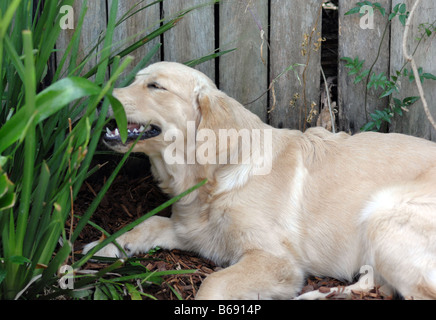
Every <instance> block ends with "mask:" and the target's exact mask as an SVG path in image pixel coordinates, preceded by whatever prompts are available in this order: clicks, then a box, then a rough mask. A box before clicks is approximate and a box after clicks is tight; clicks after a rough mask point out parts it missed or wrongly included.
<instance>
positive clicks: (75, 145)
mask: <svg viewBox="0 0 436 320" xmlns="http://www.w3.org/2000/svg"><path fill="white" fill-rule="evenodd" d="M161 1H162V0H161ZM161 1H155V2H153V3H152V4H156V3H158V2H161ZM73 2H74V0H58V1H54V0H53V1H52V0H50V1H44V0H2V1H1V2H0V66H1V69H0V70H1V71H0V97H1V104H0V108H1V109H0V125H1V127H0V236H1V240H0V299H14V298H27V299H32V298H38V297H41V296H43V293H42V292H43V290H44V289H45V288H46V287H47V286H49V285H53V284H54V283H56V281H57V277H56V275H55V274H56V273H57V272H58V270H59V268H60V267H61V266H62V265H63V264H64V263H66V261H67V260H68V258H69V257H70V255H71V253H72V250H73V244H74V240H75V239H77V237H78V235H79V233H80V231H81V230H82V229H83V227H84V225H85V224H86V223H88V221H89V218H90V217H91V216H92V213H93V212H94V210H95V208H96V207H97V205H98V203H99V201H100V200H101V199H102V198H103V195H104V192H106V191H107V189H108V187H109V185H110V183H111V181H113V179H114V177H115V175H116V174H117V172H118V171H119V169H120V168H121V166H122V165H123V163H124V161H125V159H126V158H127V156H128V154H126V155H125V156H124V157H123V160H122V161H121V162H120V164H119V166H118V167H117V168H116V170H115V171H114V173H113V174H112V176H111V177H110V179H108V183H107V184H106V186H105V187H104V188H103V190H102V191H101V192H100V194H99V195H98V197H97V198H96V199H95V201H94V203H92V204H91V206H90V208H89V210H88V211H87V212H86V213H85V215H84V216H83V217H82V218H81V220H80V221H79V223H78V224H77V226H76V229H75V230H70V232H67V230H66V228H65V224H66V221H67V220H68V219H72V217H73V216H74V206H73V203H74V200H75V198H76V196H77V194H78V192H79V189H80V186H81V185H82V183H83V182H84V180H85V179H86V177H88V176H89V175H90V174H92V173H94V172H95V171H96V170H97V169H98V168H97V167H96V168H91V160H92V158H93V156H94V154H95V152H96V148H97V144H98V141H99V139H100V133H101V131H102V130H103V128H104V126H105V125H106V124H107V120H106V115H107V112H108V109H109V105H111V106H112V109H113V110H114V115H115V118H116V121H117V124H118V127H119V128H120V133H121V137H122V139H126V138H127V119H126V116H125V113H124V111H123V108H122V106H121V104H120V103H119V101H118V100H116V99H115V98H114V97H113V96H112V95H111V91H112V89H113V86H114V83H115V81H116V79H117V77H118V76H119V75H120V74H121V72H122V71H123V70H125V68H126V67H127V65H128V64H129V63H130V62H131V58H129V57H128V56H127V55H128V54H129V53H130V52H132V51H133V50H135V49H137V48H139V47H140V46H141V45H144V44H145V43H147V41H146V39H148V40H151V39H153V38H155V37H157V36H158V35H160V34H162V33H163V32H165V31H167V30H169V29H171V28H172V27H174V26H175V24H176V22H177V21H178V20H180V19H181V18H182V17H183V16H184V15H185V14H187V13H188V12H190V11H192V10H193V9H195V8H192V9H188V10H185V11H183V12H180V13H179V14H178V15H177V16H175V17H174V18H173V19H170V20H169V21H167V22H165V23H161V26H160V28H157V29H156V30H154V31H152V32H151V33H149V34H148V36H146V37H144V38H142V39H140V40H138V41H137V42H136V43H134V44H133V45H131V46H129V47H127V48H124V49H123V50H122V51H119V52H117V51H115V50H114V49H113V48H114V43H113V38H112V35H113V33H114V29H115V28H116V26H117V25H119V24H120V23H121V22H122V21H123V20H125V19H127V18H128V17H129V16H130V15H132V14H135V13H137V12H139V11H141V10H144V9H146V8H147V7H148V6H143V7H141V8H140V7H139V6H138V4H140V3H143V1H139V2H138V4H137V5H134V6H133V7H132V10H131V11H129V12H128V15H125V16H124V17H122V18H121V19H120V20H117V19H116V14H117V7H118V0H113V1H112V4H111V7H110V10H109V11H110V12H109V19H108V25H107V29H106V32H105V34H103V35H102V36H101V37H100V43H103V49H102V50H101V52H97V46H95V47H94V48H92V49H91V50H90V51H89V52H88V53H87V55H86V56H85V58H84V60H83V61H81V62H79V63H77V60H76V59H77V56H78V41H79V39H80V36H81V29H82V25H83V21H84V19H85V16H86V8H87V6H86V4H87V0H84V1H83V6H82V7H83V9H82V11H81V12H80V17H79V20H78V25H77V27H76V28H75V32H74V35H73V38H72V41H71V43H70V45H69V46H68V48H67V50H66V52H65V54H64V56H63V57H62V58H61V59H60V63H59V66H58V69H57V70H56V72H55V74H54V76H53V77H52V79H49V82H51V85H49V86H47V87H45V86H43V85H42V84H43V82H44V80H47V78H46V76H47V75H46V73H47V66H48V63H49V59H50V57H51V55H52V54H53V52H54V49H55V44H56V41H57V39H58V37H59V35H60V32H61V28H60V24H59V22H60V18H61V16H60V8H61V7H62V6H64V5H72V4H73ZM215 2H216V1H213V3H215ZM160 22H161V21H160ZM159 46H160V44H158V45H156V46H155V47H154V48H153V49H152V50H151V51H150V53H149V54H148V55H147V56H145V57H144V58H143V60H142V61H141V62H140V63H139V65H138V66H137V67H136V68H135V69H134V70H132V72H131V73H130V74H129V75H128V76H127V78H126V80H125V84H127V83H128V82H129V81H131V80H132V79H133V77H134V75H135V73H136V72H137V71H138V69H140V68H142V67H144V66H145V65H146V64H147V63H148V62H149V61H150V59H151V58H152V56H153V55H154V54H155V53H156V52H157V51H158V50H159ZM220 54H223V53H215V54H212V55H210V56H208V59H212V58H214V57H216V56H219V55H220ZM93 56H99V61H98V63H97V66H96V67H95V68H92V69H91V70H90V71H89V72H88V73H87V74H86V75H85V76H83V77H79V76H78V75H79V74H80V73H81V72H82V69H83V66H84V65H85V64H86V63H87V62H88V61H89V59H90V58H91V57H93ZM123 58H124V60H122V59H123ZM201 60H202V59H201ZM202 61H203V60H202ZM64 66H65V67H66V70H67V71H66V75H65V76H66V77H65V78H61V76H62V75H61V69H63V68H64ZM109 66H111V68H112V75H111V77H110V79H109V80H107V81H106V80H105V76H106V71H107V69H108V67H109ZM91 76H95V79H94V80H93V81H90V80H88V78H90V77H91ZM45 82H47V81H45ZM102 100H103V101H104V102H103V105H102V107H101V109H100V110H99V112H97V106H98V105H99V103H100V101H102ZM203 184H204V182H203ZM199 186H201V184H199V185H198V186H196V187H195V188H197V187H199ZM192 190H193V189H192ZM192 190H188V191H187V192H191V191H192ZM183 195H184V194H182V195H181V196H183ZM177 199H178V198H175V199H172V200H173V201H176V200H177ZM170 203H171V202H169V203H168V204H167V205H169V204H170ZM150 214H154V213H150ZM132 227H133V226H132ZM126 230H127V229H126ZM126 230H124V232H125V231H126ZM116 235H119V234H118V233H117V234H116ZM116 235H114V236H113V237H109V240H108V241H113V240H114V238H115V236H116ZM106 242H107V241H106ZM101 245H104V243H102V244H101ZM87 259H89V255H88V256H86V257H84V258H82V259H81V260H79V261H78V262H76V263H75V267H77V268H78V267H80V266H81V265H83V264H84V263H85V262H86V260H87ZM118 264H119V262H116V263H114V264H113V266H112V267H109V268H107V270H112V269H113V268H114V267H116V266H117V265H118ZM103 274H104V272H103V273H102V275H103ZM102 275H101V276H102ZM93 279H94V280H95V278H93ZM82 282H83V283H87V281H82ZM59 294H60V293H59Z"/></svg>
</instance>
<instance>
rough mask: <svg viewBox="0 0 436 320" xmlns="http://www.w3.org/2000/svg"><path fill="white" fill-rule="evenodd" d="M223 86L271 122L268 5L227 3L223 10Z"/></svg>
mask: <svg viewBox="0 0 436 320" xmlns="http://www.w3.org/2000/svg"><path fill="white" fill-rule="evenodd" d="M219 17H220V32H219V34H220V49H221V50H226V49H234V48H236V51H234V52H231V53H229V54H227V55H224V56H222V57H221V58H220V65H219V85H220V88H221V89H222V90H223V91H225V92H227V94H229V95H230V96H231V97H233V98H235V99H236V100H238V101H240V102H241V103H243V104H246V107H247V108H248V109H250V110H251V111H252V112H254V113H256V114H257V115H258V116H259V117H260V118H261V119H262V120H263V121H267V106H268V95H267V94H265V93H266V92H267V89H268V44H267V40H268V39H267V37H268V2H267V1H264V0H255V1H240V0H225V1H224V2H222V4H221V7H220V15H219ZM248 103H249V104H248Z"/></svg>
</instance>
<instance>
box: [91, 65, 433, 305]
mask: <svg viewBox="0 0 436 320" xmlns="http://www.w3.org/2000/svg"><path fill="white" fill-rule="evenodd" d="M152 82H156V83H158V84H159V86H160V87H161V88H160V89H155V88H149V87H148V84H150V83H152ZM247 85H248V84H247ZM114 94H115V95H116V97H117V98H118V99H119V100H120V101H121V102H122V103H123V105H124V108H125V110H126V113H127V117H128V119H129V121H131V122H135V123H142V124H147V123H149V122H151V124H155V125H158V126H159V127H160V128H162V131H163V132H162V134H161V135H160V136H158V137H155V138H152V139H149V140H144V141H140V142H138V144H137V145H136V147H135V149H134V151H135V152H143V153H145V154H147V155H148V156H149V157H150V160H151V163H152V171H153V174H154V176H155V178H156V179H157V180H158V181H159V183H160V187H161V188H162V190H163V191H164V192H166V193H168V194H169V195H170V196H174V195H178V194H180V193H181V192H183V191H185V190H187V189H188V188H190V187H192V186H194V185H195V184H197V183H199V182H200V181H202V180H203V179H208V183H207V184H206V185H205V186H203V187H202V188H200V189H199V190H197V191H195V192H194V193H192V194H190V195H189V196H187V197H186V198H184V199H182V200H181V201H180V202H178V203H176V204H174V205H173V208H172V217H171V218H163V217H152V218H150V219H149V220H147V221H145V222H144V223H142V224H141V225H139V226H138V227H136V228H135V229H134V230H132V231H131V232H128V233H126V234H124V235H123V236H121V237H120V238H118V239H117V241H118V243H119V244H121V245H122V246H124V248H126V250H127V252H128V253H129V254H131V255H133V254H137V253H140V252H147V251H148V250H150V249H152V248H153V247H155V246H159V247H161V248H166V249H181V250H189V251H193V252H196V253H198V254H199V255H201V256H204V257H207V258H209V259H212V260H213V261H215V262H216V263H217V264H219V265H222V266H227V268H225V269H223V270H222V271H219V272H216V273H214V274H212V275H210V276H209V277H208V278H207V279H206V280H205V281H204V283H203V284H202V286H201V288H200V290H199V292H198V295H197V298H198V299H258V298H260V299H289V298H293V297H296V296H297V295H298V293H299V292H300V290H301V288H302V285H303V283H304V280H305V277H306V276H307V275H309V274H312V275H319V276H330V277H334V278H338V279H345V280H352V279H353V277H354V276H355V275H356V274H358V272H359V269H360V267H361V266H363V265H369V266H371V267H373V268H374V271H375V274H376V280H377V281H378V284H382V283H384V284H387V285H389V286H391V287H392V288H394V289H396V290H397V291H398V292H399V293H400V294H401V295H403V296H404V297H406V298H414V299H436V144H434V143H432V142H429V141H426V140H424V139H419V138H414V137H410V136H406V135H400V134H380V133H360V134H357V135H354V136H350V135H347V134H345V133H339V134H332V133H330V132H328V131H326V130H324V129H321V128H312V129H309V130H307V131H306V132H305V133H302V132H300V131H293V130H286V129H273V128H271V127H269V126H268V125H266V124H264V123H263V122H262V121H261V120H260V119H259V118H258V117H257V116H255V115H253V114H252V113H251V112H249V111H248V110H246V109H245V108H244V107H243V106H242V105H240V104H239V103H238V102H237V101H235V100H233V99H231V98H230V97H228V96H227V95H226V94H224V93H223V92H221V91H219V90H217V88H216V87H215V85H214V84H213V83H212V81H211V80H210V79H208V78H207V77H206V76H205V75H203V74H202V73H200V72H198V71H196V70H194V69H191V68H188V67H186V66H183V65H180V64H177V63H169V62H162V63H157V64H154V65H151V66H149V67H148V68H146V69H144V70H142V71H140V72H139V74H138V76H137V78H136V80H135V82H134V83H133V84H132V85H131V86H129V87H127V88H123V89H117V90H116V91H115V93H114ZM188 121H194V122H195V125H196V126H197V129H198V130H199V129H202V128H207V129H211V130H214V131H216V132H218V130H219V129H231V128H234V129H236V130H240V129H242V128H246V129H249V130H252V129H261V130H262V129H263V130H266V129H272V132H273V133H272V154H271V157H270V158H268V159H267V160H266V161H271V165H272V166H271V168H272V170H271V172H270V173H269V174H268V175H255V174H253V171H252V167H250V165H231V164H215V165H214V164H206V165H199V164H185V165H183V164H174V165H168V164H167V163H166V162H165V160H164V157H163V152H164V150H165V148H167V147H168V146H169V145H170V143H171V142H170V141H165V140H164V133H165V132H167V131H168V130H170V129H179V130H181V131H182V132H184V133H185V132H186V130H187V122H188ZM200 145H201V144H200ZM128 147H129V145H127V146H125V145H122V144H119V145H117V146H112V148H114V149H115V150H117V151H119V152H125V151H126V150H127V149H128ZM198 147H199V145H197V148H198ZM233 147H235V146H230V148H233ZM264 147H265V146H264V145H261V146H260V148H261V149H262V148H264ZM221 152H223V150H221V149H219V150H218V151H217V157H218V155H219V153H221ZM95 244H96V243H92V244H90V245H88V246H87V247H86V248H85V251H88V250H89V249H90V248H91V247H93V246H95ZM98 255H104V256H120V255H121V253H120V252H119V251H118V249H117V248H116V247H115V246H114V245H108V246H106V247H105V248H103V249H102V250H101V251H100V252H98ZM356 288H357V287H356V285H355V286H354V287H352V289H354V290H356ZM357 289H358V288H357ZM324 296H325V294H321V293H318V292H315V293H314V292H312V293H310V294H308V295H306V296H304V295H303V296H301V297H300V298H323V297H324Z"/></svg>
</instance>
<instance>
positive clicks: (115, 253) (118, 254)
mask: <svg viewBox="0 0 436 320" xmlns="http://www.w3.org/2000/svg"><path fill="white" fill-rule="evenodd" d="M99 243H100V241H94V242H91V243H88V244H87V245H85V246H84V247H83V250H82V253H83V254H87V253H88V252H89V251H90V250H91V249H93V248H94V247H96V246H97V245H98V244H99ZM127 254H128V252H127ZM94 256H97V257H108V258H125V257H126V255H125V254H124V253H123V252H122V251H120V249H118V248H117V246H116V245H114V244H113V243H109V244H108V245H107V246H105V247H103V248H102V249H100V250H99V251H97V252H96V253H94Z"/></svg>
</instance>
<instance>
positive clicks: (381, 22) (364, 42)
mask: <svg viewBox="0 0 436 320" xmlns="http://www.w3.org/2000/svg"><path fill="white" fill-rule="evenodd" d="M356 2H357V1H356ZM356 2H355V1H350V0H340V1H339V50H338V51H339V58H342V57H351V58H353V59H354V58H355V57H359V60H365V64H364V66H363V69H362V71H363V70H364V69H370V67H371V65H372V64H373V63H374V61H375V60H376V59H377V54H378V50H379V46H380V43H381V40H382V38H383V34H384V31H385V28H386V25H387V23H388V16H389V13H390V10H389V8H390V7H391V0H380V1H378V2H379V3H380V4H381V5H382V6H383V7H384V8H386V16H385V17H383V16H382V15H381V14H380V12H378V11H375V12H374V29H369V28H368V29H362V28H361V26H360V20H361V17H360V16H359V14H353V15H347V16H345V13H346V12H348V11H349V10H350V9H351V8H353V7H355V6H356ZM389 37H390V32H389V28H388V29H387V30H386V33H385V36H384V39H383V43H382V47H381V49H380V56H379V57H378V61H377V63H376V64H375V66H374V68H373V72H375V73H376V74H380V73H381V72H384V73H385V74H386V75H388V74H389ZM345 64H346V62H344V61H341V62H340V63H339V71H338V102H339V128H340V129H341V130H343V131H346V132H351V133H357V132H359V131H360V128H361V127H362V126H363V125H364V124H366V123H367V122H368V121H369V120H370V117H369V114H370V113H371V112H373V111H374V110H375V109H384V108H385V107H387V99H382V100H380V99H379V96H380V95H381V91H382V90H381V89H380V88H378V89H377V90H373V89H370V90H369V92H368V96H367V106H366V107H365V87H366V81H365V80H366V78H365V79H364V80H363V81H361V82H360V83H358V84H354V83H353V81H354V79H355V76H348V72H349V69H347V68H345V67H344V66H345Z"/></svg>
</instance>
